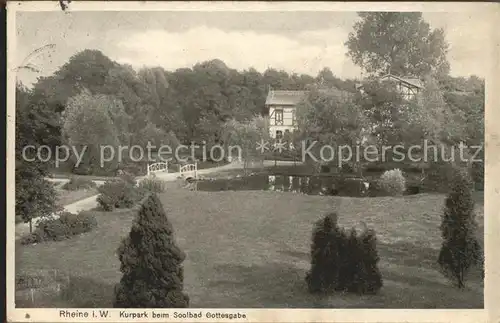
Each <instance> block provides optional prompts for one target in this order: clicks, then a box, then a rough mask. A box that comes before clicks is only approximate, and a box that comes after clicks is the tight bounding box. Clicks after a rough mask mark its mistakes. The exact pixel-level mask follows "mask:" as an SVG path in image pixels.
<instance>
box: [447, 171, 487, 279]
mask: <svg viewBox="0 0 500 323" xmlns="http://www.w3.org/2000/svg"><path fill="white" fill-rule="evenodd" d="M471 187H472V183H471V181H470V179H469V177H468V175H467V174H466V173H465V172H463V171H458V172H457V174H456V175H455V181H454V184H453V187H452V190H451V192H450V194H449V195H448V197H447V199H446V202H445V209H444V215H443V220H442V223H441V233H442V237H443V244H442V247H441V251H440V253H439V258H438V263H439V265H440V266H441V269H442V271H443V273H444V274H445V275H446V276H447V277H449V278H450V279H453V280H454V281H455V282H456V285H457V287H458V288H464V287H465V279H466V275H467V273H468V271H469V269H470V268H471V267H472V266H473V265H475V264H480V263H481V261H482V251H481V246H480V245H479V242H478V241H477V238H476V229H477V223H476V220H475V216H476V215H475V213H474V200H473V199H472V191H471Z"/></svg>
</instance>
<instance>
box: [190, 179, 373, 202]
mask: <svg viewBox="0 0 500 323" xmlns="http://www.w3.org/2000/svg"><path fill="white" fill-rule="evenodd" d="M195 185H196V189H197V190H199V191H242V190H243V191H245V190H247V191H248V190H259V191H278V192H294V193H302V194H308V195H338V196H353V197H365V196H375V194H374V193H373V192H372V190H371V189H370V186H371V183H370V181H369V180H367V179H363V178H357V177H340V176H289V175H268V174H256V175H253V176H243V177H237V178H231V179H211V180H209V179H206V180H199V181H198V182H196V184H195ZM377 195H378V194H377Z"/></svg>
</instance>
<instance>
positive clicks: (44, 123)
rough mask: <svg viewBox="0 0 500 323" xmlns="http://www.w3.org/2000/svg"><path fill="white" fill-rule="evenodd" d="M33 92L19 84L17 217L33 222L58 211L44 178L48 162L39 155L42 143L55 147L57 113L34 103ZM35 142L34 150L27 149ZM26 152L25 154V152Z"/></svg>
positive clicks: (17, 91)
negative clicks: (54, 133)
mask: <svg viewBox="0 0 500 323" xmlns="http://www.w3.org/2000/svg"><path fill="white" fill-rule="evenodd" d="M31 100H32V93H31V92H30V91H28V89H26V88H24V87H23V86H22V85H20V84H18V85H17V87H16V151H15V157H16V170H15V177H16V216H19V217H20V218H21V219H22V221H24V222H26V223H28V222H29V223H30V231H31V230H32V227H31V221H32V219H34V218H37V217H43V216H48V215H50V214H52V213H53V212H55V211H56V210H57V205H56V192H55V190H54V187H53V185H52V184H51V183H49V182H48V181H46V180H45V179H44V176H46V175H47V169H48V166H49V163H43V162H41V161H40V160H39V159H38V158H37V157H36V149H37V148H38V147H40V146H41V145H49V146H53V145H54V144H55V143H57V142H58V138H56V137H54V136H53V132H52V130H53V129H54V127H56V126H57V115H56V114H55V113H54V112H53V111H52V113H51V111H50V109H44V107H40V106H37V105H33V104H32V103H31V102H32V101H31ZM28 145H32V146H33V148H34V149H26V150H25V148H26V147H27V146H28ZM23 152H24V154H23Z"/></svg>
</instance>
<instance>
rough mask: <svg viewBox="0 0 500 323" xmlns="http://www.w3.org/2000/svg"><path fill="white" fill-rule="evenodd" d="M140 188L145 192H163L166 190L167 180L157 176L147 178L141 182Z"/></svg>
mask: <svg viewBox="0 0 500 323" xmlns="http://www.w3.org/2000/svg"><path fill="white" fill-rule="evenodd" d="M139 189H140V190H142V191H145V192H152V193H162V192H164V191H165V182H164V181H162V180H159V179H156V178H146V179H144V180H142V181H141V182H140V183H139Z"/></svg>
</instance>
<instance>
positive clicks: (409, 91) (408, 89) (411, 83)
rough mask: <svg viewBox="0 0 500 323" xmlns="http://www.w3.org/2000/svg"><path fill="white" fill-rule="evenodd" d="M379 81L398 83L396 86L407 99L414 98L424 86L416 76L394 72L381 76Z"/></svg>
mask: <svg viewBox="0 0 500 323" xmlns="http://www.w3.org/2000/svg"><path fill="white" fill-rule="evenodd" d="M379 81H380V82H393V83H396V88H397V89H398V91H400V93H401V94H402V95H403V98H404V99H406V100H410V99H412V98H414V97H415V96H416V95H417V93H419V92H420V91H421V90H422V89H423V88H424V84H423V83H422V81H420V79H418V78H415V77H399V76H396V75H393V74H386V75H384V76H382V77H380V78H379Z"/></svg>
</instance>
